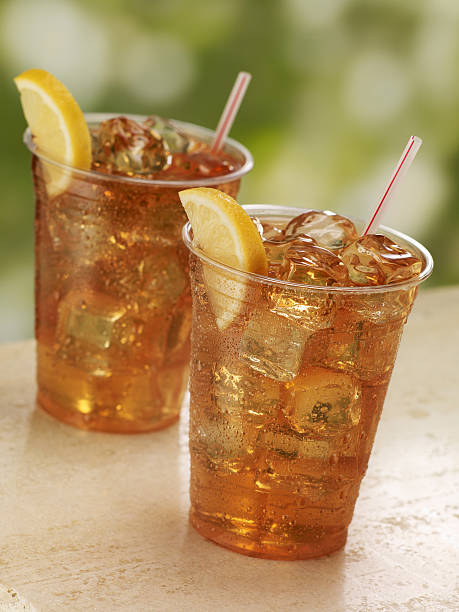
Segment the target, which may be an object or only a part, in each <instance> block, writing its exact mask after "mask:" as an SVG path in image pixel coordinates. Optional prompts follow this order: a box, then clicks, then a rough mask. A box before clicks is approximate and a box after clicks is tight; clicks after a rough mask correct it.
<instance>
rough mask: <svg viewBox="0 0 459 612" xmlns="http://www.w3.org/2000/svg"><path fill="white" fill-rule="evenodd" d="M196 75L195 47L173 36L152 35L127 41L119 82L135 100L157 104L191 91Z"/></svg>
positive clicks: (121, 57)
mask: <svg viewBox="0 0 459 612" xmlns="http://www.w3.org/2000/svg"><path fill="white" fill-rule="evenodd" d="M195 73H196V65H195V60H194V56H193V52H192V50H191V48H189V47H188V46H187V45H186V44H185V43H184V42H183V41H182V40H180V39H179V38H178V37H175V36H173V35H172V34H164V33H158V32H152V33H151V34H149V35H148V36H147V35H139V34H137V36H136V37H133V38H131V39H130V40H129V41H127V44H125V45H123V49H122V52H121V53H120V54H119V58H118V65H117V69H116V79H117V81H118V83H119V84H120V85H121V86H122V87H124V88H125V89H126V90H127V91H128V92H129V93H130V94H131V95H132V96H133V97H135V98H136V99H137V100H140V101H141V102H143V103H146V104H151V105H152V110H151V112H152V113H153V112H154V108H153V105H154V104H155V103H164V102H169V101H172V100H174V99H176V98H178V97H179V96H181V95H182V94H183V93H185V92H186V91H187V89H188V88H189V86H190V84H191V83H192V81H193V78H194V76H195Z"/></svg>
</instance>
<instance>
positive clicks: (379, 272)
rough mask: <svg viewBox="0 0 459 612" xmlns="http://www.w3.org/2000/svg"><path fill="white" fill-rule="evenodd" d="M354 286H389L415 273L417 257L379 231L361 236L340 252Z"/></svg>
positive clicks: (417, 272)
mask: <svg viewBox="0 0 459 612" xmlns="http://www.w3.org/2000/svg"><path fill="white" fill-rule="evenodd" d="M340 257H341V259H342V261H343V262H344V263H345V265H346V267H347V269H348V271H349V276H350V278H351V280H352V282H353V283H354V284H355V285H363V286H367V285H389V284H391V283H397V282H399V281H404V280H408V279H410V278H414V277H415V276H417V275H418V274H419V273H420V271H421V269H422V262H421V260H420V259H419V258H418V257H415V256H414V255H413V254H412V253H410V252H409V251H407V250H406V249H405V248H403V247H401V246H399V245H398V244H395V243H394V242H392V240H390V239H389V238H387V237H386V236H383V235H381V234H374V235H373V234H368V235H366V236H362V237H361V238H359V239H358V240H356V241H355V242H353V243H352V244H350V245H348V246H347V247H346V248H345V249H343V250H342V251H341V253H340Z"/></svg>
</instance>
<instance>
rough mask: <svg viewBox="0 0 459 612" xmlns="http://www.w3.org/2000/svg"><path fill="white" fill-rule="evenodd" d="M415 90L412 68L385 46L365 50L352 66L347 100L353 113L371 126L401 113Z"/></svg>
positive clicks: (347, 84) (345, 97)
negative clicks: (406, 65) (413, 89)
mask: <svg viewBox="0 0 459 612" xmlns="http://www.w3.org/2000/svg"><path fill="white" fill-rule="evenodd" d="M411 92H412V78H411V76H410V71H409V70H407V69H406V68H405V66H404V64H403V63H402V61H401V60H400V59H399V58H398V57H396V56H395V55H393V54H392V53H390V52H388V51H383V50H370V51H364V50H362V53H361V54H359V55H357V56H356V57H355V58H354V59H353V61H352V63H351V65H350V67H349V70H348V75H347V78H346V80H345V85H344V102H345V104H346V106H347V108H348V112H349V114H350V115H351V116H353V117H354V118H355V119H356V120H357V121H358V122H359V123H362V124H363V125H364V126H365V127H368V125H374V124H378V123H382V122H386V121H388V120H390V119H392V118H393V117H394V116H395V115H397V113H400V112H401V111H402V110H403V109H404V107H405V105H406V104H407V102H408V100H409V98H410V95H411Z"/></svg>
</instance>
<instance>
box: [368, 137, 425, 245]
mask: <svg viewBox="0 0 459 612" xmlns="http://www.w3.org/2000/svg"><path fill="white" fill-rule="evenodd" d="M421 145H422V140H421V139H420V138H418V137H417V136H411V137H410V139H409V140H408V144H407V145H406V147H405V149H404V151H403V153H402V156H401V157H400V159H399V160H398V164H397V165H396V166H395V170H394V172H393V174H392V176H391V178H390V181H389V183H388V185H387V187H386V190H385V191H384V194H383V196H382V198H381V200H380V202H379V204H378V206H377V207H376V210H375V212H374V213H373V216H372V217H371V219H370V221H369V223H368V225H367V228H366V230H365V231H364V232H363V235H364V236H365V235H366V234H371V233H374V230H376V229H377V228H378V226H379V225H381V218H382V216H383V214H384V213H385V212H386V210H387V209H388V207H389V204H390V202H391V200H392V199H393V197H394V192H395V190H396V188H397V187H398V185H399V184H400V181H401V180H402V178H403V177H404V176H405V174H406V172H407V170H408V168H409V167H410V166H411V164H412V163H413V160H414V158H415V157H416V153H417V152H418V151H419V148H420V146H421Z"/></svg>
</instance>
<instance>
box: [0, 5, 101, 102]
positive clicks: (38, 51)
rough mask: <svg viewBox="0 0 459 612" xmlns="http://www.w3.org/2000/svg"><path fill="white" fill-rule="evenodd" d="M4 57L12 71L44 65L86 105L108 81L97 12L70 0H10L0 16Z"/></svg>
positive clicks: (95, 97) (94, 99)
mask: <svg viewBox="0 0 459 612" xmlns="http://www.w3.org/2000/svg"><path fill="white" fill-rule="evenodd" d="M0 34H1V36H0V38H1V43H0V44H1V47H3V56H4V60H7V61H8V66H9V68H12V69H13V70H14V72H15V73H19V72H22V71H23V70H27V69H28V68H43V69H45V70H47V71H48V72H51V73H53V74H54V75H55V76H56V77H57V78H59V79H60V80H61V81H62V82H63V83H64V84H65V85H66V87H68V89H69V90H70V91H71V92H72V94H73V95H74V96H75V98H76V99H77V100H78V102H79V104H80V105H81V106H82V107H83V108H85V107H87V106H90V105H91V104H92V103H93V102H94V101H96V100H97V98H98V97H99V96H100V95H101V94H102V92H103V90H104V87H105V86H106V83H107V79H108V75H109V66H110V54H111V50H110V42H109V37H108V34H107V31H106V29H105V27H104V24H103V23H102V22H101V21H100V20H99V19H98V18H97V16H96V15H95V14H92V13H90V12H89V11H87V10H86V9H84V8H83V7H82V6H81V4H80V5H78V4H76V3H74V2H71V1H70V0H40V2H30V1H28V0H9V2H8V3H7V4H5V5H4V7H3V11H2V13H1V15H0Z"/></svg>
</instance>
